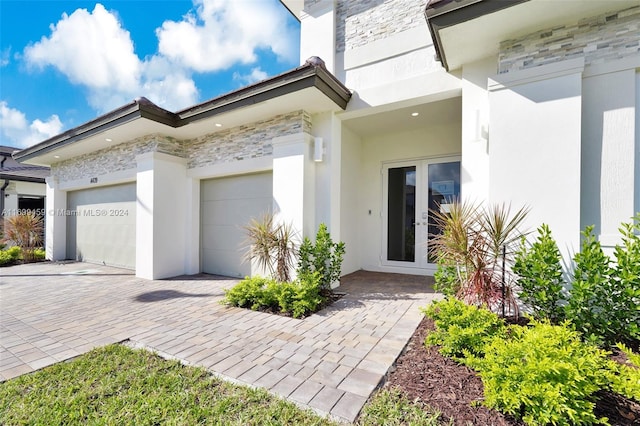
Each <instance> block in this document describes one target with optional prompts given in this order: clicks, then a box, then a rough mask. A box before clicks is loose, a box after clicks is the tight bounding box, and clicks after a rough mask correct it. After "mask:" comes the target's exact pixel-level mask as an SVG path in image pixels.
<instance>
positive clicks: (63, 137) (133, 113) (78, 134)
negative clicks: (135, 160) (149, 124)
mask: <svg viewBox="0 0 640 426" xmlns="http://www.w3.org/2000/svg"><path fill="white" fill-rule="evenodd" d="M138 118H147V119H149V120H153V121H156V122H158V123H163V124H166V125H168V126H172V127H176V126H178V125H179V120H178V117H177V116H176V115H175V114H174V113H172V112H169V111H167V110H165V109H162V108H160V107H159V106H157V105H155V104H154V103H152V102H151V101H149V100H148V99H146V98H139V99H136V100H134V101H133V102H130V103H128V104H126V105H124V106H122V107H120V108H118V109H115V110H113V111H111V112H108V113H107V114H104V115H102V116H100V117H98V118H96V119H94V120H91V121H89V122H87V123H85V124H83V125H80V126H78V127H74V128H73V129H69V130H67V131H66V132H64V133H62V134H60V135H57V136H54V137H52V138H50V139H47V140H45V141H43V142H40V143H39V144H37V145H34V146H32V147H29V148H26V149H23V150H21V151H17V152H14V153H13V158H14V159H15V160H16V161H21V162H22V161H26V160H29V159H31V158H34V157H37V156H39V155H41V154H45V153H47V152H50V151H53V150H56V149H58V148H62V147H64V146H67V145H69V144H72V143H74V142H78V141H80V140H82V139H85V138H87V137H90V136H93V135H95V134H98V133H102V132H105V131H107V130H109V129H112V128H114V127H118V126H120V125H122V124H125V123H128V122H131V121H133V120H136V119H138Z"/></svg>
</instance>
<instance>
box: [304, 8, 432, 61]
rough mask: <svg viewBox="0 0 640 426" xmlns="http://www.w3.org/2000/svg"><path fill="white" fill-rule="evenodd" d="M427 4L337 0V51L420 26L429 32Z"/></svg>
mask: <svg viewBox="0 0 640 426" xmlns="http://www.w3.org/2000/svg"><path fill="white" fill-rule="evenodd" d="M307 1H309V0H307ZM305 5H306V2H305ZM425 5H426V1H425V0H338V1H337V6H336V51H337V52H344V51H346V50H351V49H354V48H356V47H360V46H364V45H366V44H368V43H371V42H373V41H376V40H381V39H384V38H387V37H389V36H392V35H394V34H397V33H400V32H403V31H406V30H408V29H411V28H414V27H417V26H419V25H423V26H424V27H425V31H428V30H427V27H426V21H425V17H424V8H425Z"/></svg>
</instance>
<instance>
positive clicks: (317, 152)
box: [313, 137, 324, 162]
mask: <svg viewBox="0 0 640 426" xmlns="http://www.w3.org/2000/svg"><path fill="white" fill-rule="evenodd" d="M323 156H324V141H323V140H322V138H321V137H315V138H313V161H315V162H320V161H322V160H323Z"/></svg>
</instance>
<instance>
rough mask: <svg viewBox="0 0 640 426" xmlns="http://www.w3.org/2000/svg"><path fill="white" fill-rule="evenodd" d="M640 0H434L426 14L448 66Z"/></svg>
mask: <svg viewBox="0 0 640 426" xmlns="http://www.w3.org/2000/svg"><path fill="white" fill-rule="evenodd" d="M637 4H638V1H637V0H616V1H611V0H554V1H552V2H550V1H549V0H430V1H429V2H428V3H427V7H426V10H425V15H426V18H427V23H428V26H429V31H430V32H431V37H432V39H433V41H434V45H435V48H436V54H437V56H438V59H439V60H440V61H441V62H442V65H443V66H444V67H445V69H447V70H448V71H451V70H455V69H458V68H460V67H461V66H462V65H463V64H465V63H470V62H474V61H477V60H479V59H482V58H486V57H488V56H491V55H497V54H498V52H499V48H500V42H502V41H505V40H509V39H514V38H519V37H523V36H526V35H528V34H531V33H534V32H536V31H540V30H544V29H545V28H551V27H554V26H556V25H562V24H565V23H572V22H578V21H579V20H580V19H583V18H588V17H591V16H597V15H599V14H603V13H607V12H611V11H617V10H622V9H625V8H628V7H633V6H637Z"/></svg>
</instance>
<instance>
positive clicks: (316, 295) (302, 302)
mask: <svg viewBox="0 0 640 426" xmlns="http://www.w3.org/2000/svg"><path fill="white" fill-rule="evenodd" d="M291 285H292V286H293V289H294V291H293V301H292V302H291V309H287V310H286V312H290V313H291V314H292V315H293V317H294V318H302V317H304V316H306V315H308V314H310V313H313V312H315V311H317V310H318V307H319V306H320V305H321V304H322V303H323V302H324V301H325V299H324V297H323V296H322V295H321V294H320V293H321V290H322V285H321V277H320V274H319V273H317V272H313V273H311V274H308V275H305V276H302V277H299V279H298V280H297V281H295V282H293V283H292V284H291ZM280 306H281V308H282V305H280Z"/></svg>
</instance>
